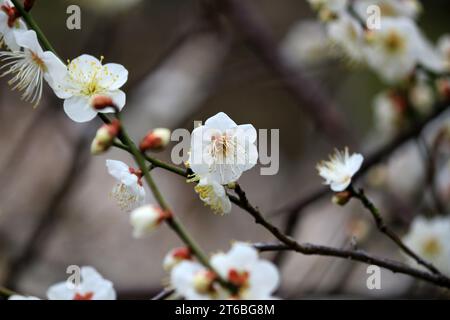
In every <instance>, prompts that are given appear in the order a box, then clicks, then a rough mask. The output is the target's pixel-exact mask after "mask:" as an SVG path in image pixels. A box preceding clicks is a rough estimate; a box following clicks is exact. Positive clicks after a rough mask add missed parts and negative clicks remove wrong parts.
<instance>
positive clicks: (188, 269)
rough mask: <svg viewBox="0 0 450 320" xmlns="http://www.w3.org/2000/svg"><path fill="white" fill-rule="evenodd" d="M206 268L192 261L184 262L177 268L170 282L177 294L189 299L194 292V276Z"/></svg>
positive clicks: (171, 275) (173, 271) (174, 269)
mask: <svg viewBox="0 0 450 320" xmlns="http://www.w3.org/2000/svg"><path fill="white" fill-rule="evenodd" d="M202 270H204V268H203V267H202V266H201V265H200V264H198V263H196V262H192V261H182V262H181V263H179V264H178V265H177V266H175V267H174V268H173V270H172V272H171V274H170V282H171V284H172V286H173V287H174V288H175V290H176V291H177V293H179V294H181V295H183V296H185V297H187V296H188V295H189V293H191V292H192V291H193V278H194V275H195V274H196V273H197V272H199V271H202Z"/></svg>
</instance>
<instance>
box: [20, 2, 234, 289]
mask: <svg viewBox="0 0 450 320" xmlns="http://www.w3.org/2000/svg"><path fill="white" fill-rule="evenodd" d="M12 2H13V4H14V6H15V7H16V8H17V10H18V11H19V12H20V14H21V15H22V17H23V19H24V20H25V21H26V23H27V24H28V26H29V27H30V28H31V29H33V30H34V31H35V32H36V34H37V36H38V38H39V40H40V41H41V44H42V46H43V47H44V48H45V49H46V50H49V51H52V52H53V53H54V54H55V55H57V53H56V50H55V49H54V48H53V46H52V45H51V44H50V41H48V39H47V37H46V36H45V34H44V33H43V32H42V30H41V29H40V28H39V26H38V25H37V23H36V22H35V21H34V19H33V17H32V16H31V15H30V14H29V13H28V12H26V11H25V10H24V8H23V7H22V5H21V4H20V3H19V2H18V1H17V0H12ZM117 117H118V118H119V115H118V114H117ZM99 118H100V119H101V120H102V121H104V122H105V123H110V122H111V121H110V120H109V118H108V117H107V116H106V115H104V114H101V113H99ZM119 138H120V140H121V141H122V143H123V144H124V147H126V148H128V150H127V151H128V152H130V153H131V154H132V155H133V157H134V159H135V161H136V163H137V164H138V166H139V169H141V170H142V173H143V175H144V178H145V181H146V182H147V184H148V186H149V187H150V189H151V191H152V193H153V195H154V197H155V199H156V201H157V202H158V204H159V206H160V207H161V208H162V209H163V210H165V211H168V212H171V209H170V207H169V205H168V204H167V202H166V201H165V199H164V197H163V196H162V194H161V192H160V191H159V189H158V187H157V185H156V183H155V181H154V180H153V178H152V176H151V174H150V171H149V169H148V167H147V166H146V163H145V160H146V159H147V160H149V161H150V162H151V163H152V164H153V165H155V166H158V167H161V168H166V169H168V170H170V171H172V172H175V173H178V174H182V175H184V176H186V174H185V173H184V172H183V170H182V169H179V168H175V167H172V166H169V165H167V164H165V163H163V162H161V161H159V160H156V159H153V158H150V157H144V155H143V154H142V153H141V152H140V150H139V149H138V148H137V147H136V145H135V144H134V142H133V141H132V140H131V139H130V137H129V136H128V134H127V132H126V131H125V129H124V128H123V127H122V129H121V134H120V137H119ZM122 149H124V150H125V148H122ZM166 221H167V224H168V225H169V227H170V228H171V229H172V230H173V231H174V232H175V233H176V234H177V235H178V236H179V237H180V239H181V240H182V241H183V242H184V243H185V244H186V245H187V246H188V247H189V248H190V250H191V251H192V253H193V254H194V255H195V256H196V257H197V259H198V260H199V262H200V263H201V264H203V265H204V266H205V267H206V268H208V269H209V270H211V271H213V272H214V273H215V274H216V275H217V276H218V282H219V283H220V284H221V285H222V286H224V287H225V288H228V289H229V290H230V291H231V292H235V291H236V288H235V287H234V286H233V285H232V284H230V283H228V282H227V281H225V280H224V279H222V278H221V277H220V275H219V274H218V273H217V272H216V271H215V270H214V268H213V267H212V266H211V264H210V263H209V259H208V257H207V256H206V255H205V254H204V253H203V251H202V250H201V249H200V247H199V245H198V244H197V243H196V242H195V241H194V240H193V239H192V238H191V237H190V236H189V234H188V233H187V231H186V230H185V228H184V227H183V225H182V224H181V222H180V221H179V220H178V219H177V218H175V217H174V216H172V217H170V218H169V219H167V220H166Z"/></svg>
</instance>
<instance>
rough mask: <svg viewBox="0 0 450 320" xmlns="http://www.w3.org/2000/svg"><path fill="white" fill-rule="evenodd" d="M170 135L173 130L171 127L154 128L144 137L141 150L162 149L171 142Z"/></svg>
mask: <svg viewBox="0 0 450 320" xmlns="http://www.w3.org/2000/svg"><path fill="white" fill-rule="evenodd" d="M170 135H171V132H170V130H169V129H165V128H158V129H155V130H152V131H150V132H149V133H148V134H147V135H146V136H145V137H144V139H142V141H141V143H140V145H139V148H140V149H141V151H146V150H152V151H157V150H162V149H164V148H165V147H166V146H167V145H168V144H169V143H170Z"/></svg>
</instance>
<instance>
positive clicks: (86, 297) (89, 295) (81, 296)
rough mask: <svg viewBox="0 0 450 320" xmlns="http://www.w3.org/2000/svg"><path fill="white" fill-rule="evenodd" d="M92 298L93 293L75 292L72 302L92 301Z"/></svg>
mask: <svg viewBox="0 0 450 320" xmlns="http://www.w3.org/2000/svg"><path fill="white" fill-rule="evenodd" d="M93 297H94V293H93V292H86V293H85V294H82V293H78V292H77V293H76V294H75V296H74V297H73V300H92V298H93Z"/></svg>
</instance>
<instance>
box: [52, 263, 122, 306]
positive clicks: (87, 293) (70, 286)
mask: <svg viewBox="0 0 450 320" xmlns="http://www.w3.org/2000/svg"><path fill="white" fill-rule="evenodd" d="M80 280H81V281H80V283H79V284H75V283H71V282H68V281H64V282H60V283H57V284H55V285H53V286H51V287H50V288H49V289H48V291H47V297H48V299H49V300H116V291H115V290H114V286H113V283H112V282H111V281H109V280H106V279H104V278H103V277H102V276H101V275H100V274H99V273H98V272H97V270H95V269H94V268H93V267H82V268H81V279H80Z"/></svg>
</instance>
